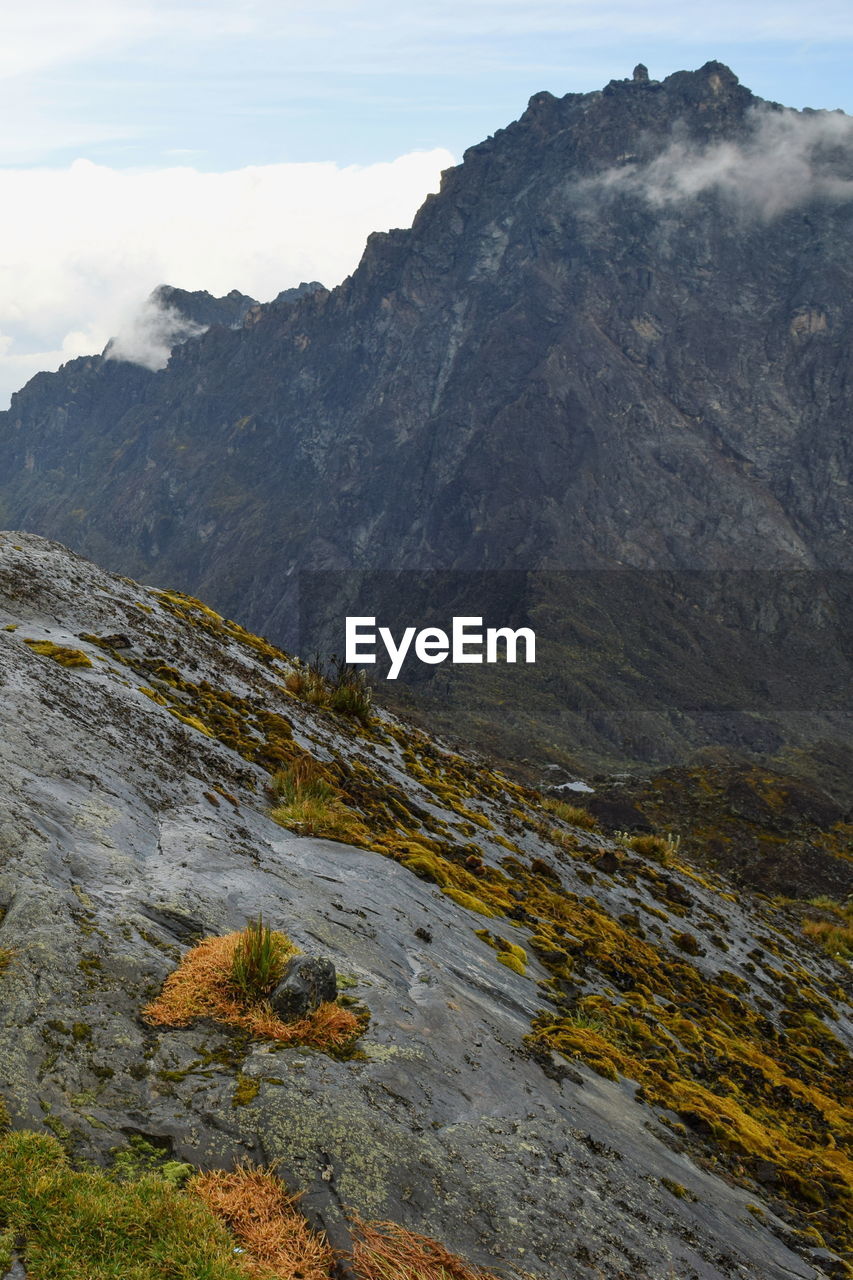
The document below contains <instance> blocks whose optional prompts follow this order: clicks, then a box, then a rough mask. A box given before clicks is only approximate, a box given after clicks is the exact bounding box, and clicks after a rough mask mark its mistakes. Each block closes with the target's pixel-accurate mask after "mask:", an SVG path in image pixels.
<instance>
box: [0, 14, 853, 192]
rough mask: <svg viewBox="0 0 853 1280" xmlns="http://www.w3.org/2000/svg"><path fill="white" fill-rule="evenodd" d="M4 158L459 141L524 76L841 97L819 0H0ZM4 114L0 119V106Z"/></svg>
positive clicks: (582, 85)
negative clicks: (715, 73)
mask: <svg viewBox="0 0 853 1280" xmlns="http://www.w3.org/2000/svg"><path fill="white" fill-rule="evenodd" d="M3 7H4V8H8V9H9V10H10V12H9V13H7V14H6V15H5V16H4V45H5V48H4V50H3V52H2V54H0V76H1V77H2V81H0V85H2V89H0V92H3V93H4V96H5V98H6V102H5V104H4V105H6V106H7V108H9V109H12V108H14V112H15V119H16V127H15V129H14V130H8V129H7V130H6V131H4V132H5V137H4V138H2V139H0V162H6V163H12V164H44V163H50V164H61V163H65V162H67V161H70V160H73V159H76V158H77V157H78V156H80V155H85V156H87V157H89V158H90V159H93V160H96V161H98V162H101V163H105V164H109V165H114V166H127V165H162V164H170V163H174V162H175V161H180V162H185V163H192V164H193V165H194V166H195V167H198V168H202V169H214V170H216V169H223V168H234V167H237V166H242V165H246V164H268V163H273V162H281V161H316V160H332V161H335V162H337V163H339V164H353V163H357V164H369V163H372V162H374V161H377V160H390V159H393V158H394V157H395V156H398V155H401V154H403V153H405V152H409V151H412V150H416V149H431V148H434V147H444V148H447V149H449V150H450V151H452V152H453V153H454V154H461V152H462V150H463V149H464V147H465V146H467V145H469V144H471V143H473V142H476V141H478V140H479V139H480V138H482V137H484V136H486V135H487V134H488V133H491V132H493V131H494V129H495V128H498V127H500V125H502V124H505V123H507V122H508V121H510V120H512V119H514V118H515V117H516V116H517V115H518V114H519V113H520V111H521V110H522V109H523V107H524V105H525V103H526V101H527V99H528V98H529V97H530V95H531V94H532V93H534V92H536V91H538V90H539V89H550V90H551V91H552V92H553V93H566V92H569V91H577V90H588V89H594V88H600V87H601V86H602V85H603V84H605V83H606V82H607V80H609V79H611V78H612V77H619V76H623V75H628V74H630V71H631V69H632V67H633V66H634V64H635V63H636V62H637V61H640V60H642V61H644V62H646V63H647V64H648V66H649V69H650V71H651V74H652V76H653V77H657V78H661V77H663V76H664V75H666V74H668V73H669V72H670V71H673V70H678V69H681V68H685V67H696V66H700V65H701V64H702V63H703V62H705V61H707V60H708V59H709V58H712V57H713V58H718V59H720V60H721V61H724V62H728V63H729V65H730V66H731V67H732V69H733V70H734V71H735V72H736V73H737V74H738V75H739V76H740V79H741V81H742V82H743V83H745V84H747V85H749V87H750V88H752V89H753V90H754V91H755V92H756V93H759V94H760V95H761V96H764V97H769V98H771V99H774V100H776V101H782V102H784V103H785V104H786V105H788V106H794V107H801V106H805V105H809V106H824V107H841V108H843V109H845V110H848V111H850V110H853V87H851V85H853V77H851V75H850V64H851V47H853V7H851V5H850V4H849V3H835V2H834V0H818V2H817V3H811V4H802V3H792V2H791V0H776V2H775V3H768V2H765V0H741V3H731V2H727V0H721V2H719V3H716V4H707V3H704V4H692V5H691V4H689V3H675V2H674V0H648V2H645V3H641V2H640V0H621V2H620V0H614V2H610V0H603V2H602V0H582V2H574V0H554V2H549V0H538V2H537V0H533V2H532V3H528V4H524V3H520V2H519V0H465V2H464V3H463V4H462V5H461V6H459V5H458V4H451V3H448V2H447V0H431V3H429V4H424V3H422V0H419V2H418V3H413V2H412V0H395V3H376V2H372V0H337V2H334V0H331V2H330V0H315V3H313V4H311V5H310V6H309V5H307V4H305V3H301V2H296V3H288V2H287V0H255V2H253V3H247V2H245V0H243V2H241V0H227V2H226V0H201V2H200V3H193V4H187V3H183V4H182V3H180V2H179V3H177V4H174V3H172V4H167V3H163V2H162V0H75V3H74V4H69V3H68V0H31V3H29V4H27V5H18V6H16V7H15V8H14V10H13V6H12V5H11V4H10V3H9V0H6V2H5V4H4V6H3ZM5 118H6V119H7V121H8V119H9V115H8V114H5Z"/></svg>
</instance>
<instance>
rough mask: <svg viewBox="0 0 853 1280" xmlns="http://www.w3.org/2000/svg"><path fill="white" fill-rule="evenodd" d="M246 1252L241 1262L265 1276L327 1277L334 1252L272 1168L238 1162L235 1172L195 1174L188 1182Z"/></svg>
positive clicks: (281, 1279) (286, 1279)
mask: <svg viewBox="0 0 853 1280" xmlns="http://www.w3.org/2000/svg"><path fill="white" fill-rule="evenodd" d="M187 1190H188V1191H191V1192H194V1193H195V1194H196V1195H197V1196H199V1197H200V1199H201V1200H202V1201H203V1202H204V1204H205V1205H206V1206H207V1208H208V1209H210V1210H211V1212H212V1213H214V1214H215V1215H216V1216H217V1217H218V1218H220V1219H222V1221H223V1222H224V1223H225V1224H226V1226H227V1227H228V1228H229V1230H230V1231H231V1234H232V1235H233V1236H234V1237H235V1239H236V1240H237V1241H238V1243H239V1244H240V1246H241V1247H242V1248H243V1249H244V1250H245V1254H244V1256H243V1257H242V1259H241V1263H242V1266H243V1268H244V1269H245V1271H246V1272H247V1274H248V1275H250V1276H256V1277H259V1278H260V1277H262V1278H263V1280H273V1277H276V1278H277V1280H328V1278H329V1274H330V1271H331V1268H332V1265H333V1264H334V1261H335V1255H334V1252H333V1251H332V1249H331V1248H330V1247H329V1245H328V1244H326V1242H325V1241H324V1240H323V1238H322V1236H319V1235H318V1234H317V1233H316V1232H314V1231H312V1230H311V1228H310V1227H309V1226H308V1223H307V1222H306V1221H305V1219H304V1218H303V1216H302V1214H301V1213H300V1212H299V1210H298V1209H297V1208H296V1200H295V1197H293V1196H290V1195H288V1193H287V1190H286V1188H285V1186H284V1183H283V1182H282V1181H281V1179H280V1178H278V1177H277V1176H276V1174H275V1173H273V1172H272V1171H270V1170H264V1169H252V1168H249V1167H247V1166H241V1167H240V1168H237V1169H235V1170H234V1172H233V1173H225V1172H223V1171H221V1170H213V1171H212V1172H210V1173H200V1174H197V1175H196V1177H195V1178H193V1179H192V1181H191V1182H190V1183H189V1184H188V1185H187Z"/></svg>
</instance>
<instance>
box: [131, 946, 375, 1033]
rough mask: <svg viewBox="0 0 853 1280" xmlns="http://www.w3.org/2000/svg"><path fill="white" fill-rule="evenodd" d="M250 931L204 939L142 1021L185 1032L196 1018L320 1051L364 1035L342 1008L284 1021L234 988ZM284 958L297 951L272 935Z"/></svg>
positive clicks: (324, 1008) (330, 1006) (329, 1006)
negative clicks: (242, 945) (243, 942)
mask: <svg viewBox="0 0 853 1280" xmlns="http://www.w3.org/2000/svg"><path fill="white" fill-rule="evenodd" d="M244 934H245V931H243V930H239V931H238V932H236V933H228V934H225V935H224V936H223V937H219V938H205V939H204V940H203V941H202V942H200V943H199V944H198V945H197V946H195V947H192V948H191V949H190V950H189V951H188V952H187V953H186V955H185V956H184V957H183V959H182V960H181V963H180V964H179V966H178V968H177V969H176V970H175V971H174V973H171V974H169V977H168V978H167V979H166V981H165V983H164V984H163V990H162V992H161V993H160V995H159V996H158V997H157V999H156V1000H153V1001H152V1002H151V1003H150V1004H148V1005H146V1006H145V1008H144V1009H143V1010H142V1016H143V1018H144V1019H145V1021H146V1022H148V1023H149V1024H150V1025H152V1026H164V1027H185V1026H187V1025H188V1024H189V1023H190V1022H193V1021H194V1020H195V1019H196V1018H213V1019H214V1020H215V1021H216V1022H224V1023H226V1024H227V1025H228V1026H231V1027H237V1028H239V1029H240V1030H242V1031H248V1032H249V1034H250V1035H253V1036H257V1037H259V1038H260V1039H263V1040H278V1041H279V1042H281V1043H282V1044H304V1045H310V1046H312V1047H313V1048H315V1049H340V1048H342V1047H343V1046H344V1045H345V1044H346V1043H347V1041H349V1040H351V1039H352V1038H353V1037H354V1036H355V1035H356V1034H357V1033H358V1030H359V1023H358V1019H357V1018H356V1016H355V1014H353V1013H351V1012H350V1010H349V1009H344V1008H342V1007H341V1006H340V1005H338V1004H334V1003H326V1004H321V1005H320V1007H319V1009H316V1010H315V1011H314V1012H313V1013H311V1014H309V1015H308V1016H307V1017H305V1018H301V1019H299V1021H298V1022H283V1021H282V1020H281V1018H279V1017H278V1016H277V1014H275V1013H274V1012H273V1010H272V1009H271V1008H270V1006H269V1004H268V1003H267V1002H266V1001H265V1000H263V999H253V998H247V997H246V996H245V995H243V994H242V993H240V992H238V991H237V990H236V989H235V987H234V985H233V977H232V974H233V965H234V953H235V951H236V949H237V947H238V946H239V945H240V943H241V940H243V939H244ZM273 937H274V938H275V939H276V945H277V946H278V947H279V948H280V954H281V955H282V956H283V957H284V958H287V956H290V955H294V954H295V952H296V948H295V947H294V945H293V943H292V942H291V941H290V939H289V938H287V937H286V936H285V935H284V934H283V933H277V932H276V931H273Z"/></svg>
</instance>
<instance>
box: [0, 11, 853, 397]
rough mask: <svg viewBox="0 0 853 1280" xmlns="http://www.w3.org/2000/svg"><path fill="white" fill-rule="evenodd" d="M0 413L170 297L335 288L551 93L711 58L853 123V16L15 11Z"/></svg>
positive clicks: (6, 41)
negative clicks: (469, 160)
mask: <svg viewBox="0 0 853 1280" xmlns="http://www.w3.org/2000/svg"><path fill="white" fill-rule="evenodd" d="M0 16H2V31H3V41H2V46H0V112H2V119H3V121H4V122H5V126H6V127H5V129H3V130H0V405H2V404H3V403H5V402H6V401H7V399H8V395H9V393H10V392H11V391H13V390H15V389H16V388H18V387H20V386H21V385H23V383H24V382H25V381H26V380H27V379H28V378H29V377H30V376H31V375H32V374H33V373H35V372H37V371H39V370H41V369H55V368H57V367H58V366H59V365H60V364H61V363H62V362H63V361H64V360H67V359H70V358H72V357H74V356H77V355H83V354H89V353H91V352H94V351H100V350H101V349H102V348H103V346H104V345H105V343H106V341H107V339H108V338H109V337H110V336H111V335H113V334H114V333H117V332H121V331H122V330H123V328H125V327H127V326H128V325H131V324H132V323H133V317H134V315H135V313H136V311H137V310H138V308H139V307H140V306H141V305H142V303H143V301H144V299H145V297H146V296H147V294H148V293H149V292H150V291H151V290H152V289H153V288H154V287H155V286H156V285H157V284H159V283H162V282H167V283H170V284H174V285H178V286H180V287H182V288H189V289H201V288H207V289H209V290H210V291H211V292H213V293H227V292H228V291H229V290H230V289H233V288H237V289H239V290H240V291H241V292H244V293H249V294H251V295H252V296H253V297H257V298H258V299H260V300H266V299H268V298H271V297H274V296H275V294H277V293H278V292H279V291H280V290H281V289H284V288H288V287H290V286H292V285H294V284H298V283H299V282H300V281H301V280H310V279H319V280H321V281H322V282H323V283H324V284H327V285H329V286H332V285H334V284H336V283H338V282H339V281H340V280H341V279H343V277H344V276H345V275H347V274H348V273H349V272H351V271H352V270H353V268H354V267H355V266H356V264H357V262H358V259H359V257H360V255H361V251H362V249H363V246H364V241H365V239H366V237H367V235H368V234H369V232H370V231H372V230H386V229H388V228H389V227H392V226H406V225H408V224H409V223H410V221H411V219H412V217H413V215H414V213H415V211H416V210H417V208H418V206H419V205H420V203H421V202H422V200H423V198H424V197H425V195H426V194H427V193H428V192H429V191H432V190H436V189H437V186H438V182H439V179H440V173H441V170H442V169H443V168H447V167H448V166H449V165H452V164H454V163H457V162H458V161H459V160H460V159H461V157H462V152H463V151H464V149H465V147H466V146H469V145H471V144H473V143H475V142H478V141H480V140H481V139H482V138H484V137H487V136H488V135H489V134H490V133H493V132H494V131H495V130H496V129H498V128H500V127H502V126H503V125H505V124H508V123H509V122H510V121H511V120H513V119H516V118H517V117H518V116H519V115H520V114H521V112H522V111H523V110H524V107H525V105H526V103H527V100H528V98H529V97H530V96H531V95H532V94H534V93H536V92H538V91H539V90H541V89H548V90H550V91H551V92H552V93H555V94H563V93H568V92H580V91H588V90H591V89H597V88H601V87H602V86H603V85H604V84H606V83H607V81H608V80H610V79H618V78H622V77H624V76H629V75H630V74H631V71H632V69H633V66H634V64H635V63H637V62H639V61H642V62H645V63H646V64H647V66H648V68H649V72H650V74H651V76H652V78H656V79H662V78H663V77H664V76H666V75H668V74H669V73H670V72H672V71H675V70H680V69H684V68H695V67H698V66H701V65H702V64H703V63H704V62H706V61H708V60H709V59H711V58H716V59H718V60H720V61H722V62H726V63H728V65H729V66H731V67H732V69H733V70H734V71H735V73H736V74H737V75H738V76H739V77H740V79H741V81H742V83H744V84H746V85H748V86H749V88H751V89H752V90H753V91H754V92H756V93H757V94H759V95H760V96H762V97H765V98H769V99H771V100H773V101H778V102H783V103H784V104H785V105H787V106H792V107H802V106H812V107H827V108H842V109H843V110H845V111H848V112H851V113H853V76H851V75H850V69H851V53H853V6H851V5H850V4H849V0H844V2H843V3H842V2H836V0H813V2H812V3H810V4H808V5H804V4H802V2H801V0H799V2H797V3H794V2H793V0H772V2H771V0H739V2H738V3H735V2H731V0H718V2H717V3H716V4H713V5H711V4H707V3H703V4H690V3H688V2H687V0H644V2H643V3H640V2H639V0H612V2H611V0H527V2H526V3H525V2H523V0H465V3H464V4H463V5H459V4H458V3H453V4H451V3H449V0H431V2H430V3H429V4H424V3H423V0H418V3H413V2H412V0H394V3H393V4H392V3H389V2H387V0H382V2H374V0H313V3H311V4H310V5H309V4H307V3H303V2H302V0H193V2H192V3H188V2H187V0H168V2H166V0H75V2H74V3H73V4H69V3H68V0H28V3H26V4H24V5H22V4H20V2H19V0H15V3H12V0H0Z"/></svg>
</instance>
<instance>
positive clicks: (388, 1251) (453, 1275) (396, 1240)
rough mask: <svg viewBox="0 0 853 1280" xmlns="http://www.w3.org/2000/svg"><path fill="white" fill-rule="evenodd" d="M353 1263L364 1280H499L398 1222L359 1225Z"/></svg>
mask: <svg viewBox="0 0 853 1280" xmlns="http://www.w3.org/2000/svg"><path fill="white" fill-rule="evenodd" d="M353 1234H354V1236H355V1238H356V1240H357V1243H356V1246H355V1252H354V1254H353V1262H354V1264H355V1270H356V1272H357V1273H358V1275H360V1276H363V1277H364V1280H496V1278H495V1277H494V1276H493V1275H492V1273H491V1272H490V1271H482V1270H480V1268H479V1267H472V1266H469V1265H468V1263H467V1262H463V1261H462V1259H461V1258H458V1257H457V1256H456V1254H455V1253H450V1252H449V1251H448V1250H447V1249H445V1248H444V1247H443V1245H440V1244H438V1243H437V1242H436V1241H435V1240H430V1239H429V1237H428V1236H419V1235H416V1234H415V1232H413V1231H407V1230H406V1228H405V1227H400V1226H398V1225H397V1223H396V1222H362V1221H356V1223H355V1228H354V1232H353Z"/></svg>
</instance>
